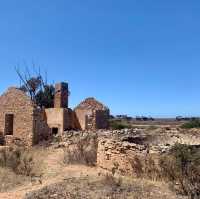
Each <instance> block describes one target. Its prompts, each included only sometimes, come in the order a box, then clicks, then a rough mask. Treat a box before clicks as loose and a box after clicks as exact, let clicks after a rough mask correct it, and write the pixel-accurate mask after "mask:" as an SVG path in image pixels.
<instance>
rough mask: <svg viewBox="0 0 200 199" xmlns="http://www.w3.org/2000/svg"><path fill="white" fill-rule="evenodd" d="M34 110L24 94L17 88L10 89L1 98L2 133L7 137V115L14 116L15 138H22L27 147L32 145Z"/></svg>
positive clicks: (0, 122)
mask: <svg viewBox="0 0 200 199" xmlns="http://www.w3.org/2000/svg"><path fill="white" fill-rule="evenodd" d="M33 110H34V105H33V103H32V101H31V100H30V99H29V97H28V96H26V94H25V93H24V92H22V91H20V90H18V89H16V88H10V89H8V91H7V92H6V93H5V94H3V95H2V96H1V97H0V131H1V132H3V134H4V136H5V131H6V129H5V122H6V121H5V115H6V114H12V115H13V116H14V118H13V135H12V136H13V138H15V137H17V138H20V139H21V140H23V141H24V142H25V143H26V144H27V145H32V141H33V120H34V119H33ZM9 137H11V136H9ZM10 139H11V138H10ZM10 139H9V140H10Z"/></svg>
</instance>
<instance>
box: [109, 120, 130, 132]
mask: <svg viewBox="0 0 200 199" xmlns="http://www.w3.org/2000/svg"><path fill="white" fill-rule="evenodd" d="M110 128H111V129H112V130H121V129H130V128H132V126H131V125H130V124H129V123H128V122H127V121H126V120H120V119H114V120H110Z"/></svg>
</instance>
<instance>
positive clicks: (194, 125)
mask: <svg viewBox="0 0 200 199" xmlns="http://www.w3.org/2000/svg"><path fill="white" fill-rule="evenodd" d="M181 127H182V128H184V129H191V128H200V120H199V119H193V120H191V121H189V122H187V123H185V124H183V125H182V126H181Z"/></svg>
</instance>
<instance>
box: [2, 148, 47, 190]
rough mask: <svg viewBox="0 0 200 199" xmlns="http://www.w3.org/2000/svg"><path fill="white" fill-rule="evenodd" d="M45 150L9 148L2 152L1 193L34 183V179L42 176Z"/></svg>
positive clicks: (3, 149)
mask: <svg viewBox="0 0 200 199" xmlns="http://www.w3.org/2000/svg"><path fill="white" fill-rule="evenodd" d="M42 154H43V150H41V149H30V150H28V149H25V148H21V147H20V148H19V147H15V148H9V147H3V148H1V150H0V192H3V191H8V190H11V189H14V188H16V187H17V186H20V185H25V184H27V183H30V182H32V180H33V179H34V177H37V176H42V172H43V163H42V162H43V160H42V159H43V157H44V156H43V155H42Z"/></svg>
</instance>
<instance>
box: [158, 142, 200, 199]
mask: <svg viewBox="0 0 200 199" xmlns="http://www.w3.org/2000/svg"><path fill="white" fill-rule="evenodd" d="M199 165H200V150H199V148H198V147H197V146H187V145H181V144H176V145H175V146H174V147H173V148H172V149H171V151H170V152H169V154H167V155H165V156H163V157H162V158H161V159H160V169H161V170H160V173H161V175H162V177H163V179H166V180H168V181H169V182H171V185H172V187H173V189H175V190H177V191H178V192H180V193H182V194H184V195H187V196H189V197H190V198H191V199H196V198H200V167H199Z"/></svg>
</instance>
